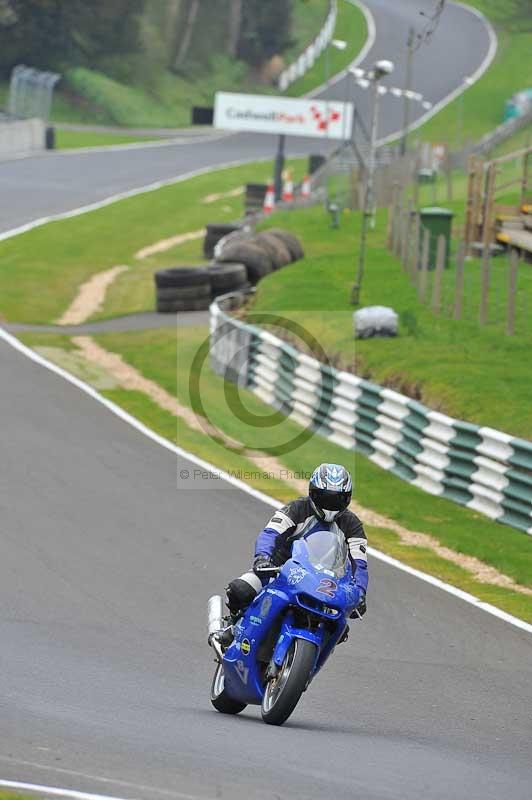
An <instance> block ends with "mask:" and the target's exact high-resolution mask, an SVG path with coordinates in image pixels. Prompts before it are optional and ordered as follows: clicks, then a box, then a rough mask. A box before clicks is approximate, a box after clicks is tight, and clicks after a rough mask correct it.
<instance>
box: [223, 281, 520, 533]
mask: <svg viewBox="0 0 532 800" xmlns="http://www.w3.org/2000/svg"><path fill="white" fill-rule="evenodd" d="M238 303H239V301H238V298H236V297H235V296H234V295H226V296H224V297H222V298H219V299H218V300H217V301H215V302H214V303H213V304H212V305H211V310H210V313H211V355H212V358H211V365H212V367H213V370H214V371H215V372H216V373H217V374H219V375H224V376H225V377H226V378H227V379H228V380H231V381H233V382H237V383H238V384H240V385H241V386H244V387H246V388H247V389H249V390H251V391H252V392H254V394H256V395H257V397H259V398H260V399H261V400H263V401H264V402H265V403H267V404H268V405H270V406H274V407H275V408H276V409H278V410H279V411H281V412H282V413H283V414H286V415H287V416H290V417H291V419H293V420H294V421H295V422H298V423H300V424H301V425H303V426H305V427H311V428H312V429H313V430H314V431H316V433H318V434H319V435H321V436H324V437H325V438H327V439H328V440H329V441H331V442H334V443H335V444H337V445H339V446H340V447H344V448H346V449H347V450H353V449H356V450H358V451H360V452H362V453H365V454H366V455H367V456H368V457H369V458H370V459H371V461H373V462H374V463H375V464H378V466H380V467H382V468H383V469H385V470H388V471H389V472H393V473H394V474H395V475H397V476H398V477H400V478H402V479H403V480H405V481H408V482H409V483H412V484H413V485H415V486H418V487H419V488H420V489H423V490H424V491H426V492H429V493H430V494H434V495H439V496H442V497H446V498H448V499H449V500H452V501H454V502H455V503H459V504H460V505H464V506H467V507H468V508H471V509H474V510H475V511H478V512H480V513H481V514H485V515H486V516H487V517H490V518H491V519H493V520H496V521H497V522H501V523H504V524H506V525H511V526H512V527H514V528H518V529H519V530H522V531H525V532H526V533H529V534H532V443H531V442H528V441H525V440H524V439H518V438H515V437H513V436H509V435H507V434H505V433H501V432H500V431H497V430H493V429H492V428H487V427H481V426H478V425H473V424H471V423H468V422H461V421H460V420H456V419H453V418H451V417H448V416H446V415H445V414H440V413H439V412H437V411H431V410H430V409H429V408H427V407H426V406H424V405H422V404H421V403H418V402H417V401H415V400H412V399H410V398H409V397H406V396H404V395H402V394H399V393H398V392H394V391H392V390H391V389H385V388H383V387H382V386H378V385H377V384H375V383H371V382H370V381H366V380H363V379H362V378H359V377H357V376H356V375H352V374H350V373H347V372H341V371H339V370H336V369H334V368H333V367H330V366H327V365H324V364H322V363H320V362H319V361H317V360H316V359H315V358H311V357H309V356H307V355H305V354H303V353H301V352H299V351H298V350H296V349H295V348H294V347H291V346H290V345H288V344H287V343H286V342H283V341H282V340H281V339H279V338H277V337H275V336H273V335H272V334H271V333H269V332H268V331H265V330H261V329H260V328H257V327H255V326H253V325H247V324H245V323H243V322H241V321H240V320H237V319H234V318H233V317H231V316H230V315H229V314H228V313H227V311H228V310H229V309H230V308H234V307H235V305H236V306H237V305H238Z"/></svg>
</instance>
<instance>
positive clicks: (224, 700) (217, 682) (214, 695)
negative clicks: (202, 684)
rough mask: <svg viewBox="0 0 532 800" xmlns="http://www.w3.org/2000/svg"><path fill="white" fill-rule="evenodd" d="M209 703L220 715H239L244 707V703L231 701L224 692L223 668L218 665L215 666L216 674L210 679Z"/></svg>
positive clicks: (221, 665)
mask: <svg viewBox="0 0 532 800" xmlns="http://www.w3.org/2000/svg"><path fill="white" fill-rule="evenodd" d="M211 703H212V704H213V706H214V707H215V709H216V711H219V712H220V714H240V712H241V711H243V710H244V709H245V707H246V704H245V703H239V702H238V701H237V700H233V699H232V698H231V697H229V696H228V694H227V692H226V691H225V680H224V668H223V664H220V663H218V664H217V665H216V672H215V673H214V678H213V679H212V686H211Z"/></svg>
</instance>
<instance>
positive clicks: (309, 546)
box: [295, 525, 348, 578]
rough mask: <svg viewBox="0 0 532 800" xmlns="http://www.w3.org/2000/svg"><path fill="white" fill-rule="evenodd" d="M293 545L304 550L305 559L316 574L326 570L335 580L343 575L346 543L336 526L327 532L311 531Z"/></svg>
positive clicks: (346, 557)
mask: <svg viewBox="0 0 532 800" xmlns="http://www.w3.org/2000/svg"><path fill="white" fill-rule="evenodd" d="M335 528H336V530H335ZM295 544H296V545H300V546H301V547H302V548H304V549H305V555H306V557H307V558H308V560H309V562H310V563H311V564H312V566H313V567H314V568H315V569H316V570H317V571H318V572H321V571H322V570H328V571H329V572H332V573H334V575H335V576H336V577H337V578H342V577H343V576H344V575H345V572H346V563H347V559H348V551H347V543H346V541H345V537H344V535H343V533H342V532H341V531H340V530H339V529H338V528H337V526H336V525H335V526H333V529H332V530H329V531H325V530H319V531H313V532H312V533H309V534H307V535H306V536H305V538H304V539H300V540H299V541H298V542H295Z"/></svg>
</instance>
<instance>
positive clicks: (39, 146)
mask: <svg viewBox="0 0 532 800" xmlns="http://www.w3.org/2000/svg"><path fill="white" fill-rule="evenodd" d="M45 145H46V127H45V124H44V122H43V121H42V120H41V119H25V120H13V121H8V122H0V156H11V155H18V154H21V153H32V152H34V151H35V150H44V148H45Z"/></svg>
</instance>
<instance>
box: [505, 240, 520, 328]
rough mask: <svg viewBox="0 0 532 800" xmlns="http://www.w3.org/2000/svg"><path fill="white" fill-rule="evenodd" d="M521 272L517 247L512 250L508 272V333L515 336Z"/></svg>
mask: <svg viewBox="0 0 532 800" xmlns="http://www.w3.org/2000/svg"><path fill="white" fill-rule="evenodd" d="M518 271H519V253H518V252H517V250H516V248H515V247H512V248H511V250H510V263H509V270H508V313H507V317H506V333H507V334H508V336H513V335H514V332H515V301H516V297H517V275H518Z"/></svg>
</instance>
